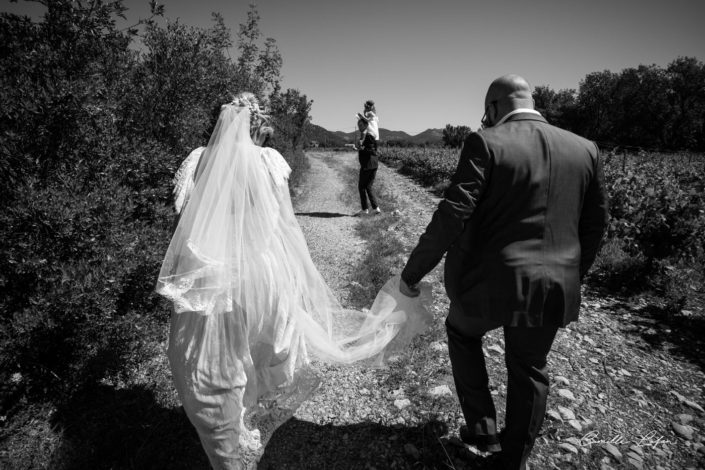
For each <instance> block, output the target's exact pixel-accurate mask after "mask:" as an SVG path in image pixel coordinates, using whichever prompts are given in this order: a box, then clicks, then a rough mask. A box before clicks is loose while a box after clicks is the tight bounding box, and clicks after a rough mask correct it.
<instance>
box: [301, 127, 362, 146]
mask: <svg viewBox="0 0 705 470" xmlns="http://www.w3.org/2000/svg"><path fill="white" fill-rule="evenodd" d="M306 138H307V140H308V142H309V143H310V142H314V141H315V142H318V145H320V146H321V147H343V146H344V145H345V144H347V143H349V142H352V141H351V140H350V139H349V138H348V137H347V136H346V134H345V133H344V132H331V131H329V130H327V129H324V128H323V127H321V126H317V125H315V124H309V126H308V129H307V132H306Z"/></svg>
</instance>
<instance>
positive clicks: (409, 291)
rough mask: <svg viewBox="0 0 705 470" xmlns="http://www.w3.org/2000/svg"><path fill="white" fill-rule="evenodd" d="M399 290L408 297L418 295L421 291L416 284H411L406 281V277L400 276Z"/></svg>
mask: <svg viewBox="0 0 705 470" xmlns="http://www.w3.org/2000/svg"><path fill="white" fill-rule="evenodd" d="M399 292H401V293H402V294H404V295H405V296H407V297H418V296H419V294H420V293H421V291H420V290H419V288H418V287H416V284H412V285H409V284H407V283H406V282H404V279H401V278H399Z"/></svg>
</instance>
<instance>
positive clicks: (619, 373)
mask: <svg viewBox="0 0 705 470" xmlns="http://www.w3.org/2000/svg"><path fill="white" fill-rule="evenodd" d="M309 156H310V157H311V170H310V174H309V176H308V178H307V184H306V185H305V186H303V187H301V188H299V190H298V191H299V192H298V194H297V197H296V200H297V203H296V211H297V214H298V218H299V222H300V224H301V226H302V229H303V230H304V233H305V235H306V238H307V241H308V243H309V248H310V251H311V254H312V256H313V259H314V262H315V263H316V265H317V266H318V267H319V269H320V270H321V272H322V273H323V274H324V277H325V278H326V279H327V280H328V282H329V284H330V285H331V287H332V288H333V289H334V291H335V292H336V294H337V295H338V297H339V299H341V302H342V303H343V304H344V305H345V304H346V303H347V305H348V306H353V307H357V308H360V303H361V300H360V297H359V295H358V294H359V289H356V288H357V286H359V285H360V282H359V280H360V270H364V269H365V267H364V264H361V261H363V260H364V259H365V255H366V252H367V251H368V250H369V249H370V246H369V245H368V242H367V240H366V237H365V236H364V233H365V231H364V230H362V231H361V230H360V229H359V228H360V227H359V226H360V224H366V225H367V227H368V230H367V231H368V232H369V225H370V224H378V225H379V228H380V230H385V231H386V232H387V233H388V237H390V238H394V240H395V242H396V245H394V246H397V247H398V251H399V253H396V254H395V255H394V256H392V257H391V258H390V259H391V260H392V264H395V265H396V266H395V267H401V266H403V261H404V260H405V257H406V255H407V254H408V252H409V251H410V249H411V248H412V247H413V245H414V244H415V243H416V240H417V238H418V235H419V234H420V233H421V232H422V230H423V228H424V227H425V225H426V224H427V223H428V221H429V220H430V217H431V214H432V212H433V210H434V208H435V206H436V204H437V199H435V198H434V197H433V196H432V195H431V194H430V193H428V192H427V191H426V190H424V189H423V188H420V187H419V186H417V185H416V184H414V183H413V182H412V181H410V180H409V179H408V178H406V177H404V176H401V175H399V174H397V173H396V172H395V171H393V170H392V169H389V168H387V167H384V166H382V167H381V168H380V170H379V172H378V177H377V183H376V185H377V188H378V189H379V190H380V192H382V194H383V196H384V197H383V198H382V201H381V203H380V206H381V207H382V209H383V211H384V214H383V215H382V216H374V217H373V216H370V217H368V218H367V219H364V220H361V219H360V218H356V217H352V216H351V215H352V214H354V213H355V212H356V211H357V210H358V206H357V204H358V203H357V191H356V187H355V185H354V183H355V178H356V171H357V161H356V155H354V154H352V153H323V152H321V153H311V154H310V155H309ZM361 233H362V235H361ZM392 271H393V270H392ZM438 271H439V270H438V269H437V270H436V271H434V273H432V274H431V276H429V280H430V281H431V282H432V283H433V284H434V299H435V302H434V305H433V307H432V310H433V312H434V316H435V323H434V326H433V328H432V329H431V331H429V332H428V333H426V334H425V335H424V336H422V337H421V338H419V339H418V340H417V341H416V342H415V343H414V344H413V347H412V348H410V350H409V353H408V354H407V355H406V356H404V357H402V358H400V359H399V360H398V361H396V362H394V363H392V365H391V366H390V367H389V368H388V369H381V370H376V369H366V368H364V367H341V368H337V367H328V368H323V370H322V372H323V374H324V382H323V384H322V386H321V387H320V388H319V390H318V391H317V392H316V393H315V395H314V396H313V397H312V398H311V399H310V400H309V401H308V402H306V403H305V404H304V405H303V406H302V407H301V408H300V409H299V411H298V412H297V413H296V415H295V417H294V419H292V420H291V421H289V422H288V423H286V424H285V425H284V426H282V427H281V428H280V429H279V431H277V433H276V434H275V435H274V437H273V438H272V440H271V441H270V444H269V445H268V448H267V452H266V454H265V456H264V458H263V459H262V461H261V464H260V468H302V469H303V468H331V469H332V468H340V469H344V468H378V469H386V468H456V469H462V468H467V469H479V468H484V467H485V465H486V463H485V460H484V459H483V458H482V456H480V455H478V454H477V453H476V452H473V450H472V449H471V448H466V447H465V446H462V445H461V443H460V442H459V440H458V438H457V430H458V427H459V425H460V424H462V416H461V413H460V408H459V406H458V403H457V400H456V398H455V391H454V386H453V381H452V376H451V373H450V363H449V360H448V355H447V344H446V340H445V332H444V329H443V321H444V318H445V311H446V308H447V300H446V299H445V297H444V295H443V290H442V287H441V283H440V280H439V272H438ZM378 287H379V286H378ZM657 312H658V310H657V309H655V308H654V306H653V305H650V304H649V303H648V301H646V300H643V299H629V301H627V300H626V299H619V298H615V297H609V296H605V295H601V294H599V293H597V292H586V293H585V295H584V300H583V310H582V315H581V320H580V321H579V322H578V323H574V324H572V325H571V326H570V328H566V329H564V330H561V331H560V333H559V335H558V337H557V339H556V341H555V344H554V347H553V351H552V353H551V355H550V361H549V364H550V368H551V375H552V390H551V395H550V398H549V411H548V416H547V419H546V421H545V423H544V427H543V430H542V436H541V437H540V438H539V440H538V442H537V445H536V448H535V450H534V453H533V454H532V458H531V460H530V463H531V464H532V468H539V469H543V468H547V469H548V468H551V469H552V468H559V469H572V468H575V469H586V468H595V469H610V468H614V469H617V468H637V469H638V468H654V469H658V468H662V469H668V468H671V469H685V468H703V466H705V445H704V442H703V430H705V413H704V411H703V408H702V405H703V404H704V403H705V400H704V398H703V393H705V388H704V385H705V374H704V366H705V363H704V362H703V354H702V353H703V338H702V337H701V335H699V334H698V332H699V331H702V326H703V312H702V311H699V312H684V314H683V315H682V316H680V317H678V318H664V317H660V316H659V314H658V313H657ZM503 346H504V345H503V340H502V336H501V334H500V332H493V333H491V334H490V335H488V337H487V339H486V342H485V352H486V355H487V357H488V368H489V369H490V376H491V383H492V387H493V392H492V393H493V395H494V397H495V399H496V404H497V407H498V411H499V413H500V425H501V419H502V418H501V414H502V410H503V408H504V399H505V393H506V379H505V376H504V375H505V369H504V356H503V353H504V350H503Z"/></svg>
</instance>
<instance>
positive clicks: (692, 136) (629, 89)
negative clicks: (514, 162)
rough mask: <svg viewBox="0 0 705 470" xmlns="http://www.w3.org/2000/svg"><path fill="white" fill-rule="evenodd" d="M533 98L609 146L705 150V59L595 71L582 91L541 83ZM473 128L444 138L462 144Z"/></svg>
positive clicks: (551, 118) (554, 119) (557, 119)
mask: <svg viewBox="0 0 705 470" xmlns="http://www.w3.org/2000/svg"><path fill="white" fill-rule="evenodd" d="M533 98H534V104H535V107H536V110H538V111H539V112H540V113H541V114H542V115H543V116H544V117H545V118H546V119H547V120H548V122H550V123H551V124H554V125H557V126H558V127H562V128H564V129H568V130H570V131H573V132H575V133H577V134H579V135H582V136H584V137H587V138H588V139H591V140H595V141H597V142H598V143H599V144H600V145H601V146H603V147H608V148H614V147H618V146H619V147H633V148H642V149H659V150H671V151H672V150H692V151H703V150H705V64H703V62H701V61H699V60H698V59H696V58H694V57H679V58H677V59H676V60H674V61H672V62H671V63H670V64H668V65H667V66H666V67H660V66H658V65H639V66H638V67H630V68H626V69H623V70H622V71H621V72H611V71H609V70H604V71H602V72H593V73H590V74H588V75H587V76H585V78H584V79H582V80H581V81H580V83H579V87H578V89H577V90H575V89H572V88H570V89H561V90H554V89H552V88H551V87H550V86H549V85H539V86H537V87H535V88H534V91H533ZM470 132H471V129H470V128H469V127H467V126H453V125H451V124H447V125H446V127H445V129H444V130H443V142H444V144H445V145H446V146H448V147H460V146H461V145H462V142H463V141H464V140H465V136H467V134H469V133H470Z"/></svg>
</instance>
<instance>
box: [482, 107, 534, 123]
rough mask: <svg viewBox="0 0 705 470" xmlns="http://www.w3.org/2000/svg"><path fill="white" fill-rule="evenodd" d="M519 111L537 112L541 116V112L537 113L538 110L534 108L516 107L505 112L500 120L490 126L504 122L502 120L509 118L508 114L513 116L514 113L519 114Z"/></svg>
mask: <svg viewBox="0 0 705 470" xmlns="http://www.w3.org/2000/svg"><path fill="white" fill-rule="evenodd" d="M519 113H529V114H538V115H539V116H541V113H539V112H538V111H536V110H535V109H529V108H517V109H515V110H513V111H510V112H508V113H507V114H505V115H504V117H503V118H502V119H500V120H499V121H498V122H497V123H496V124H495V125H494V126H492V127H495V126H499V125H500V124H502V123H504V121H506V120H507V119H509V117H510V116H514V115H515V114H519Z"/></svg>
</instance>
